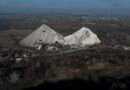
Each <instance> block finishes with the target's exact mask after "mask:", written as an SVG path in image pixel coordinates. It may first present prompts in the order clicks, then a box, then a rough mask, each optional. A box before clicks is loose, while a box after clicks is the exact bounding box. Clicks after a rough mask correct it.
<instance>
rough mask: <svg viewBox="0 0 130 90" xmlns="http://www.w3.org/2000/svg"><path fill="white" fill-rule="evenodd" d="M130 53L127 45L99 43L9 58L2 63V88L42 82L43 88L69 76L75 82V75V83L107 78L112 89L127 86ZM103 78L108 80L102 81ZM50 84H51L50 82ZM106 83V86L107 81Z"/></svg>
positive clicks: (13, 89)
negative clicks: (77, 48)
mask: <svg viewBox="0 0 130 90" xmlns="http://www.w3.org/2000/svg"><path fill="white" fill-rule="evenodd" d="M21 51H23V49H22V50H21ZM31 53H32V52H31ZM55 53H56V52H55ZM129 54H130V52H129V51H125V50H123V49H114V48H108V47H98V48H91V49H87V50H81V51H77V52H76V51H75V52H71V53H68V54H67V53H62V54H59V55H58V54H57V55H54V54H52V53H50V54H48V55H44V54H43V55H41V56H36V57H29V58H28V59H29V60H28V61H26V60H22V61H19V62H16V61H8V62H5V63H6V64H3V63H1V64H0V65H1V67H0V77H1V78H0V90H22V89H25V88H28V89H31V90H32V89H37V88H39V87H41V86H38V85H42V84H43V85H42V86H43V87H42V88H47V86H46V84H47V82H53V83H55V84H54V85H59V83H60V82H61V84H62V85H64V84H65V85H66V83H67V82H68V81H69V80H70V81H69V83H70V82H72V85H74V81H73V80H75V79H76V81H75V83H76V82H77V81H78V83H79V82H81V83H83V82H84V84H83V85H84V87H86V86H85V85H89V84H92V83H95V84H93V85H97V86H98V85H99V86H100V84H102V83H103V82H104V83H106V85H109V84H110V83H111V85H112V86H111V87H109V88H110V89H111V88H121V89H122V88H123V89H124V88H125V89H126V88H128V85H130V83H129V76H130V75H129V74H130V73H129V72H130V62H129V60H130V56H129ZM126 78H127V79H126ZM63 80H64V81H63ZM65 80H68V81H65ZM71 80H72V81H71ZM82 80H85V81H82ZM102 80H104V81H103V82H102ZM56 82H57V83H56ZM89 82H90V83H89ZM85 83H86V84H85ZM87 83H88V84H87ZM107 83H109V84H107ZM113 84H114V85H115V86H113ZM44 85H45V86H46V87H44ZM47 85H48V88H49V84H47ZM50 85H53V84H50ZM70 85H71V83H70ZM36 86H38V87H36ZM29 87H35V88H29ZM103 87H105V86H104V85H103ZM57 88H58V87H57ZM86 88H88V87H86ZM28 89H27V90H28ZM114 90H115V89H114Z"/></svg>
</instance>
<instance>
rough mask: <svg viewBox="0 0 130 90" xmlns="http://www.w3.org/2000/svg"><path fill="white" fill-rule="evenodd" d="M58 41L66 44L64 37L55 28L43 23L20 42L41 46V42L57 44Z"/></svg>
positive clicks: (25, 44) (30, 45) (31, 45)
mask: <svg viewBox="0 0 130 90" xmlns="http://www.w3.org/2000/svg"><path fill="white" fill-rule="evenodd" d="M56 42H58V43H59V44H61V45H64V44H65V40H64V37H63V36H62V35H61V34H59V33H57V32H55V31H54V30H53V29H51V28H50V27H48V26H47V25H42V26H41V27H39V28H38V29H37V30H35V31H34V32H32V33H31V34H30V35H29V36H27V37H26V38H24V39H23V40H22V41H21V42H20V44H21V45H23V46H29V47H37V48H38V47H39V45H40V44H41V43H44V44H55V43H56Z"/></svg>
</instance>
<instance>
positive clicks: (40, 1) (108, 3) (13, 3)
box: [0, 0, 130, 10]
mask: <svg viewBox="0 0 130 90" xmlns="http://www.w3.org/2000/svg"><path fill="white" fill-rule="evenodd" d="M0 8H1V9H0V10H2V8H4V9H7V10H9V9H11V8H15V10H17V9H27V8H31V9H32V8H33V9H37V8H60V9H91V8H99V9H100V8H101V9H102V8H107V9H113V8H115V9H120V8H130V0H0Z"/></svg>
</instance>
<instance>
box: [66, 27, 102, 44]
mask: <svg viewBox="0 0 130 90" xmlns="http://www.w3.org/2000/svg"><path fill="white" fill-rule="evenodd" d="M64 39H65V41H66V42H67V44H68V45H76V46H80V47H85V46H91V45H95V44H99V43H101V41H100V40H99V38H98V37H97V35H96V34H94V33H93V32H92V31H91V30H90V29H88V28H86V27H83V28H81V29H80V30H79V31H77V32H75V33H74V34H72V35H69V36H66V37H64Z"/></svg>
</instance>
